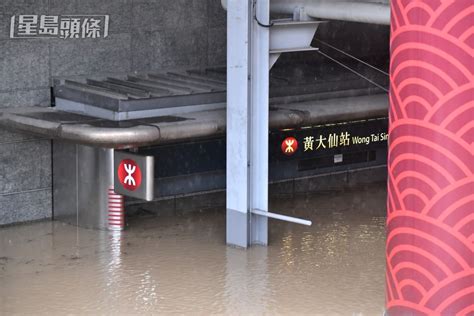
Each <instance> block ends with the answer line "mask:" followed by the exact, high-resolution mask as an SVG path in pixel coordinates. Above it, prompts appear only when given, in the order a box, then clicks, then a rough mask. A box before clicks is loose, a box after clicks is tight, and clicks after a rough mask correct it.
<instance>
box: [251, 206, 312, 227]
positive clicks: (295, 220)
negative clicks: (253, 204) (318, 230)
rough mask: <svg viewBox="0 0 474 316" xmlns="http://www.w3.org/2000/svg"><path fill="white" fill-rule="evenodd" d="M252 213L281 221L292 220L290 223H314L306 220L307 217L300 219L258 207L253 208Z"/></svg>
mask: <svg viewBox="0 0 474 316" xmlns="http://www.w3.org/2000/svg"><path fill="white" fill-rule="evenodd" d="M252 214H255V215H259V216H265V217H268V218H273V219H278V220H280V221H285V222H290V223H295V224H300V225H305V226H311V225H313V223H312V222H311V221H308V220H305V219H300V218H296V217H291V216H286V215H281V214H275V213H270V212H265V211H262V210H257V209H254V210H252Z"/></svg>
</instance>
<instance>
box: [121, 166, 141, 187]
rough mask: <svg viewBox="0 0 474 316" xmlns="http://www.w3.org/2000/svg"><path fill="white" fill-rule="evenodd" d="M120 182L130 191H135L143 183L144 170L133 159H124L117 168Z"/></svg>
mask: <svg viewBox="0 0 474 316" xmlns="http://www.w3.org/2000/svg"><path fill="white" fill-rule="evenodd" d="M117 174H118V179H119V181H120V184H121V185H122V186H123V187H124V188H125V189H126V190H129V191H135V190H136V189H138V188H139V187H140V185H141V184H142V171H141V170H140V167H139V166H138V165H137V163H136V162H135V161H134V160H132V159H124V160H122V161H121V162H120V165H119V167H118V170H117Z"/></svg>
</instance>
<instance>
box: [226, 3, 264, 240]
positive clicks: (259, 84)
mask: <svg viewBox="0 0 474 316" xmlns="http://www.w3.org/2000/svg"><path fill="white" fill-rule="evenodd" d="M254 3H255V6H254ZM256 13H257V14H258V17H257V18H258V20H259V21H260V23H261V24H269V19H270V16H269V15H270V3H269V0H258V1H257V0H247V1H238V0H229V2H228V7H227V243H228V244H230V245H235V246H239V247H244V248H246V247H247V246H249V245H251V244H262V245H266V244H267V243H268V229H267V227H268V220H267V218H266V217H262V216H257V215H252V214H251V213H250V210H252V209H260V210H263V211H268V128H269V117H268V116H269V102H268V98H269V45H270V44H269V41H270V36H269V29H268V28H266V27H262V26H260V25H258V23H257V21H256V19H254V15H255V14H256Z"/></svg>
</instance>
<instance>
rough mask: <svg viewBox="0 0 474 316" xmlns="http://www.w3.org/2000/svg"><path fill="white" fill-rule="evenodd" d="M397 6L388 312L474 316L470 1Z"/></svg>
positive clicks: (394, 20) (393, 48)
mask: <svg viewBox="0 0 474 316" xmlns="http://www.w3.org/2000/svg"><path fill="white" fill-rule="evenodd" d="M391 12H392V17H391V28H392V35H391V36H392V37H391V91H390V146H389V160H388V171H389V182H388V191H389V194H388V202H387V207H388V219H387V248H386V255H387V274H386V278H387V280H386V281H387V289H386V295H387V311H388V314H389V315H468V314H472V313H474V175H473V173H474V147H473V144H474V59H473V55H472V51H473V43H474V42H473V37H474V31H473V22H472V16H473V4H472V0H457V1H419V0H418V1H417V0H411V1H401V0H392V1H391Z"/></svg>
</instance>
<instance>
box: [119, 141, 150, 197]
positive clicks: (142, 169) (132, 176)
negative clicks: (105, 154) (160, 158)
mask: <svg viewBox="0 0 474 316" xmlns="http://www.w3.org/2000/svg"><path fill="white" fill-rule="evenodd" d="M114 170H115V172H114V191H115V193H117V194H121V195H124V196H129V197H133V198H137V199H142V200H146V201H152V200H153V196H154V186H155V185H154V183H155V181H154V180H155V159H154V157H153V156H142V155H138V154H135V153H130V152H128V151H121V150H115V151H114Z"/></svg>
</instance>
